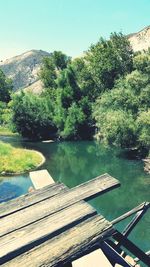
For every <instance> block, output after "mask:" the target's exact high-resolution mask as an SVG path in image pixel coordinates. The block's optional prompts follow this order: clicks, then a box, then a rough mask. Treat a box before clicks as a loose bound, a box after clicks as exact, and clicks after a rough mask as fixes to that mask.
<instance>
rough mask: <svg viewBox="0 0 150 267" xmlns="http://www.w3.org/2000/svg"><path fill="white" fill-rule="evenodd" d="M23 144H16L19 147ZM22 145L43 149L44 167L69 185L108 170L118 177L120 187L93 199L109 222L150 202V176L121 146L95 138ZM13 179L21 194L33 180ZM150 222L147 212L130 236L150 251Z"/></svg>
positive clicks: (140, 163) (23, 144)
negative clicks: (113, 146)
mask: <svg viewBox="0 0 150 267" xmlns="http://www.w3.org/2000/svg"><path fill="white" fill-rule="evenodd" d="M20 144H21V143H18V144H17V143H15V145H16V146H17V145H19V146H20ZM22 146H24V147H26V148H33V149H37V150H39V151H41V152H42V153H43V154H44V155H45V156H46V159H47V160H46V162H45V164H44V166H42V168H46V169H48V171H49V172H50V174H51V175H52V177H53V178H54V179H55V181H60V182H63V183H65V184H66V185H67V186H68V187H74V186H76V185H78V184H80V183H83V182H85V181H88V180H89V179H92V178H94V177H96V176H98V175H100V174H103V173H106V172H107V173H109V174H110V175H112V176H114V177H116V178H117V179H119V180H120V182H121V187H120V188H118V189H115V190H113V191H111V192H108V193H106V194H105V195H102V196H100V197H97V198H96V199H94V200H92V201H90V203H91V204H92V205H93V206H94V207H95V208H96V210H97V211H98V212H99V213H101V214H103V215H104V216H105V217H106V218H107V219H108V220H110V221H111V220H112V219H114V218H116V217H118V216H119V215H121V214H123V213H125V212H126V211H128V210H130V209H132V208H133V207H135V206H137V205H138V204H140V203H142V202H144V201H145V200H146V201H150V198H149V189H150V175H148V174H146V173H144V171H143V163H142V162H141V161H138V160H128V159H127V158H126V157H123V156H122V153H123V152H122V151H121V150H119V149H116V148H106V147H103V146H102V145H100V144H98V143H96V142H92V141H86V142H62V143H41V142H39V143H29V142H28V143H22ZM11 179H12V180H11V181H13V183H14V184H15V185H17V186H19V187H21V188H22V189H21V190H22V191H23V190H24V192H22V193H21V194H23V193H25V191H26V192H27V189H28V188H29V186H30V184H31V182H30V180H29V179H28V178H27V177H26V176H22V177H21V178H19V177H14V178H11ZM14 179H15V181H14ZM22 179H24V180H22ZM21 181H23V182H21ZM9 182H10V181H9ZM19 182H20V184H19ZM0 187H1V186H0ZM18 192H19V191H18ZM127 221H128V220H127ZM149 222H150V213H147V214H146V215H145V217H143V219H142V220H141V221H140V223H139V224H138V226H137V227H136V228H135V230H134V231H133V233H132V234H131V239H132V240H133V241H134V242H135V243H136V244H137V245H140V247H142V248H143V250H145V251H146V250H149V243H150V242H149V241H150V240H149V236H150V228H149ZM126 223H127V222H123V223H120V224H119V225H118V226H117V227H118V229H122V228H123V227H124V226H125V224H126Z"/></svg>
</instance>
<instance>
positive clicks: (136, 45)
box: [127, 26, 150, 52]
mask: <svg viewBox="0 0 150 267" xmlns="http://www.w3.org/2000/svg"><path fill="white" fill-rule="evenodd" d="M127 37H128V40H129V41H130V43H131V46H132V48H133V51H134V52H137V51H142V50H147V49H148V48H149V47H150V26H147V27H145V28H144V29H142V30H140V31H139V32H137V33H131V34H129V35H127Z"/></svg>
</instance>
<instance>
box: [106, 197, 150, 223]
mask: <svg viewBox="0 0 150 267" xmlns="http://www.w3.org/2000/svg"><path fill="white" fill-rule="evenodd" d="M149 207H150V203H149V202H143V203H141V204H140V205H138V206H137V207H135V208H133V209H132V210H130V211H128V212H126V213H124V214H123V215H121V216H119V217H118V218H116V219H114V220H113V221H111V223H112V224H113V225H114V224H116V223H118V222H121V221H123V220H125V219H126V218H128V217H130V216H131V215H133V214H135V213H137V212H138V211H141V210H145V211H147V209H149Z"/></svg>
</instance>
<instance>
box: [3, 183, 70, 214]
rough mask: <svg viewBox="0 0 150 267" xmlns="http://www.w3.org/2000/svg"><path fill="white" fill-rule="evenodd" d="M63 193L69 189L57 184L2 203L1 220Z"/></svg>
mask: <svg viewBox="0 0 150 267" xmlns="http://www.w3.org/2000/svg"><path fill="white" fill-rule="evenodd" d="M61 191H63V192H64V191H67V187H66V186H65V185H64V184H62V183H61V184H60V183H55V184H53V185H49V186H46V187H44V188H42V189H38V190H35V191H33V192H30V193H28V194H26V195H22V196H20V197H18V198H15V199H13V200H10V201H8V202H5V203H2V204H0V218H2V217H4V216H7V215H10V214H12V213H14V212H16V211H19V210H22V209H24V208H26V207H29V206H32V205H33V204H36V203H38V202H40V201H43V200H46V199H48V198H50V197H52V196H54V195H56V194H58V193H60V192H61Z"/></svg>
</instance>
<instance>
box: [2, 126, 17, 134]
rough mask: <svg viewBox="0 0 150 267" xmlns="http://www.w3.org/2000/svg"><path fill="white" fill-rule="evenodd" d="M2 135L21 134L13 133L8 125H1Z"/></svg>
mask: <svg viewBox="0 0 150 267" xmlns="http://www.w3.org/2000/svg"><path fill="white" fill-rule="evenodd" d="M0 136H19V134H18V133H13V132H12V131H11V130H10V129H9V128H8V127H4V126H0Z"/></svg>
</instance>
